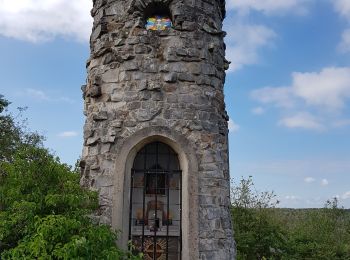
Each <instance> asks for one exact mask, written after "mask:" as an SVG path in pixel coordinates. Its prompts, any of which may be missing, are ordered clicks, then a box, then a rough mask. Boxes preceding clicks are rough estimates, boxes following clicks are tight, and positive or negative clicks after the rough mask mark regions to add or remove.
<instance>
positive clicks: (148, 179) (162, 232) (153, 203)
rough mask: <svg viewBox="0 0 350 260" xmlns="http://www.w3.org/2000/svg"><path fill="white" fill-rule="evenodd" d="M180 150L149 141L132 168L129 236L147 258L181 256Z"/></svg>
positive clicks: (173, 259)
mask: <svg viewBox="0 0 350 260" xmlns="http://www.w3.org/2000/svg"><path fill="white" fill-rule="evenodd" d="M181 177H182V176H181V170H180V168H179V161H178V157H177V154H176V153H175V152H174V151H173V150H172V149H171V148H170V147H169V146H168V145H166V144H164V143H161V142H155V143H151V144H148V145H146V146H145V147H144V148H143V149H142V150H140V151H139V152H138V154H137V156H136V158H135V161H134V165H133V169H132V172H131V190H130V213H129V218H130V222H129V223H130V224H129V239H130V240H131V241H132V243H133V245H134V250H135V251H136V252H143V253H144V259H145V260H179V259H181V247H182V245H181V228H182V227H181V225H182V223H181V201H182V198H181V194H182V192H181V187H182V178H181Z"/></svg>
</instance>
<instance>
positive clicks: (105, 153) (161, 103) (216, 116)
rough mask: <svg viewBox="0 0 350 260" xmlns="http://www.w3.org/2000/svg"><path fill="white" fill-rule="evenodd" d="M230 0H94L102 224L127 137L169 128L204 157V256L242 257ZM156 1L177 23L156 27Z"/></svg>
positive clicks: (87, 153) (96, 166) (89, 133)
mask: <svg viewBox="0 0 350 260" xmlns="http://www.w3.org/2000/svg"><path fill="white" fill-rule="evenodd" d="M224 2H225V1H224V0H179V1H175V0H174V1H171V0H153V1H152V0H94V7H93V9H92V11H91V14H92V16H93V17H94V26H93V32H92V35H91V56H90V59H89V60H88V62H87V70H88V79H87V84H86V86H83V88H82V90H83V96H84V99H85V107H84V113H85V115H86V123H85V127H84V148H83V155H82V163H81V165H82V169H83V170H82V179H81V183H82V185H84V186H87V187H90V188H92V189H95V190H97V191H99V202H100V210H99V211H98V212H97V217H98V219H99V221H100V222H102V223H107V224H110V223H111V211H112V194H113V184H112V183H113V174H114V171H115V169H114V167H115V164H114V162H115V159H116V152H117V151H118V149H119V147H118V145H117V144H118V142H117V141H118V140H120V139H125V138H128V137H129V136H131V135H132V134H133V133H135V132H137V131H138V130H141V129H143V128H146V127H153V126H162V127H167V128H169V129H172V130H174V131H176V132H178V133H179V134H181V135H183V136H184V137H186V139H187V140H188V141H189V143H190V144H191V145H192V147H193V149H195V151H196V153H197V154H196V155H197V158H198V162H199V165H198V168H199V176H198V182H199V183H198V185H199V187H198V191H199V194H198V201H199V221H198V223H199V227H198V230H199V254H200V258H201V259H234V252H235V250H234V241H233V232H232V228H231V217H230V211H229V205H230V199H229V167H228V141H227V139H228V125H227V121H228V116H227V113H226V110H225V104H224V95H223V85H224V81H225V70H226V69H227V68H228V62H227V61H226V60H225V45H224V42H223V38H224V36H225V33H224V32H223V31H222V30H221V29H222V20H223V18H224V15H225V14H224V10H225V9H224ZM151 3H161V4H164V6H169V10H170V12H171V18H172V21H173V25H174V27H173V28H171V29H167V30H165V31H147V30H146V29H145V26H144V25H145V17H144V11H145V10H146V9H147V6H149V4H151Z"/></svg>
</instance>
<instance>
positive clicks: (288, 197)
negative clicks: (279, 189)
mask: <svg viewBox="0 0 350 260" xmlns="http://www.w3.org/2000/svg"><path fill="white" fill-rule="evenodd" d="M284 198H285V199H286V200H294V201H295V200H300V198H299V197H298V196H295V195H287V196H285V197H284Z"/></svg>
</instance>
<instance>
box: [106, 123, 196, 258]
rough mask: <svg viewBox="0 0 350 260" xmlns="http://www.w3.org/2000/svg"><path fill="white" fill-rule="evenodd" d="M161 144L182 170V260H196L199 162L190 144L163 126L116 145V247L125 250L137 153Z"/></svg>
mask: <svg viewBox="0 0 350 260" xmlns="http://www.w3.org/2000/svg"><path fill="white" fill-rule="evenodd" d="M155 141H160V142H163V143H165V144H167V145H169V146H170V147H171V148H172V149H173V150H174V151H175V152H176V153H177V154H178V158H179V162H180V167H181V170H182V216H181V218H182V245H183V246H182V259H199V249H198V226H199V225H198V162H197V157H196V153H195V151H194V149H193V148H192V146H191V144H190V142H189V141H188V140H187V139H186V138H185V137H184V136H182V135H180V134H178V133H176V132H175V131H173V130H171V129H169V128H166V127H149V128H145V129H142V130H140V131H138V132H136V133H135V134H133V135H131V136H130V137H128V138H126V139H124V140H123V141H121V142H122V143H120V144H118V147H120V149H119V150H118V154H117V156H116V158H117V161H116V164H115V169H116V171H115V176H114V180H113V182H114V183H113V184H114V194H113V210H112V227H113V228H114V229H116V230H121V231H122V233H121V234H120V236H119V241H118V244H119V245H120V246H122V247H124V248H125V247H126V245H127V242H128V232H129V230H128V229H129V207H130V182H131V168H132V165H133V162H134V159H135V157H136V154H137V152H138V151H140V150H141V149H142V148H143V147H144V146H145V145H147V144H149V143H152V142H155Z"/></svg>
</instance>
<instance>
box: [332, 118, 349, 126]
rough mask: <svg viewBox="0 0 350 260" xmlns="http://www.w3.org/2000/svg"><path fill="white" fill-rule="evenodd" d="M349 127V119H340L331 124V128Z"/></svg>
mask: <svg viewBox="0 0 350 260" xmlns="http://www.w3.org/2000/svg"><path fill="white" fill-rule="evenodd" d="M349 125H350V119H342V120H337V121H334V122H333V127H344V126H349Z"/></svg>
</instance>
